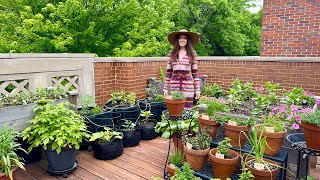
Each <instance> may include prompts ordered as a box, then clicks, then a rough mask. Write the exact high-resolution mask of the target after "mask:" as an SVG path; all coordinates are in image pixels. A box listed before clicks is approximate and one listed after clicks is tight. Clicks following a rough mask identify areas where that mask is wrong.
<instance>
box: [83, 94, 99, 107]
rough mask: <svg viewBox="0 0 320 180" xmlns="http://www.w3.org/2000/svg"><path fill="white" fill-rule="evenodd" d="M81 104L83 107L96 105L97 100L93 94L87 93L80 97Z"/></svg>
mask: <svg viewBox="0 0 320 180" xmlns="http://www.w3.org/2000/svg"><path fill="white" fill-rule="evenodd" d="M80 106H81V107H82V108H88V107H95V106H96V101H95V99H94V97H93V96H90V95H87V96H85V97H82V98H80Z"/></svg>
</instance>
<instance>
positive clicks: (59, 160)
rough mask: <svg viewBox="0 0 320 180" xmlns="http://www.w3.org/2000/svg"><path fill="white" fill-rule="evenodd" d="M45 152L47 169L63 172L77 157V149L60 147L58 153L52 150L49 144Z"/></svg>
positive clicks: (70, 167) (70, 166) (72, 164)
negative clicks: (47, 163)
mask: <svg viewBox="0 0 320 180" xmlns="http://www.w3.org/2000/svg"><path fill="white" fill-rule="evenodd" d="M45 152H46V156H47V159H48V162H49V165H48V170H49V171H51V172H63V171H65V170H69V169H72V168H73V167H74V164H75V162H76V157H77V150H76V149H75V148H69V147H65V148H62V150H61V152H60V153H59V154H58V153H57V152H56V151H55V150H52V148H51V145H48V148H47V150H45Z"/></svg>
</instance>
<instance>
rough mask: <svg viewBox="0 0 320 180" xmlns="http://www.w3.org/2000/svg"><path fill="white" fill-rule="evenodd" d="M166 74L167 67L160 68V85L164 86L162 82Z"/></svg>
mask: <svg viewBox="0 0 320 180" xmlns="http://www.w3.org/2000/svg"><path fill="white" fill-rule="evenodd" d="M166 73H167V67H162V68H160V77H161V82H162V84H164V81H165V80H166Z"/></svg>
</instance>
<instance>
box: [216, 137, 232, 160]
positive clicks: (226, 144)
mask: <svg viewBox="0 0 320 180" xmlns="http://www.w3.org/2000/svg"><path fill="white" fill-rule="evenodd" d="M230 142H231V139H230V138H227V137H225V138H224V140H222V141H220V142H219V143H218V151H217V152H218V153H220V154H223V155H225V156H227V155H228V151H229V149H230Z"/></svg>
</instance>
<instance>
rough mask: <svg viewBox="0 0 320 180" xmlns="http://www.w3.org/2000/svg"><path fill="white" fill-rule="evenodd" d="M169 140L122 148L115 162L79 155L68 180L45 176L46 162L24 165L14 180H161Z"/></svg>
mask: <svg viewBox="0 0 320 180" xmlns="http://www.w3.org/2000/svg"><path fill="white" fill-rule="evenodd" d="M168 143H169V140H167V139H163V138H160V137H158V138H157V139H154V140H150V141H141V142H140V144H139V145H138V146H136V147H130V148H125V149H124V153H123V154H122V155H121V156H120V157H118V158H116V159H114V160H106V161H102V160H98V159H95V158H94V157H93V152H90V151H83V150H81V151H79V154H78V156H77V160H78V163H79V164H78V168H77V170H75V171H74V172H72V173H70V174H69V175H68V177H67V178H63V177H62V176H49V174H48V173H47V172H46V170H47V167H48V162H47V160H45V159H43V160H41V161H39V162H37V163H33V164H28V165H26V171H23V170H21V169H19V170H17V172H16V180H34V179H41V180H51V179H52V180H57V179H88V180H96V179H112V180H116V179H130V180H136V179H137V180H138V179H152V177H153V176H158V177H161V178H163V169H164V165H165V161H166V157H167V152H168V146H169V144H168Z"/></svg>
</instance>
